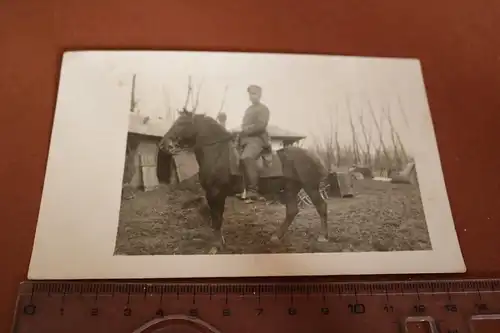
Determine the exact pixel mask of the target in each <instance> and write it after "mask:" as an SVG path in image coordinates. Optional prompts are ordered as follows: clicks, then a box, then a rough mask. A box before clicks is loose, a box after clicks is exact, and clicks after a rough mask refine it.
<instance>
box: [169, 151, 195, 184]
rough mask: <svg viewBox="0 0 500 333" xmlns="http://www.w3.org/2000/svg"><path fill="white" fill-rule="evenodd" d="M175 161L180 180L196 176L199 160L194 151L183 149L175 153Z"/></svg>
mask: <svg viewBox="0 0 500 333" xmlns="http://www.w3.org/2000/svg"><path fill="white" fill-rule="evenodd" d="M173 159H174V162H175V170H176V172H177V179H178V181H179V182H182V181H183V180H186V179H189V178H191V177H193V176H195V175H196V174H197V173H198V171H199V166H198V161H196V157H195V156H194V153H192V152H189V151H181V152H179V153H177V154H175V155H173Z"/></svg>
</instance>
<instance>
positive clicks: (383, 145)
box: [368, 100, 392, 167]
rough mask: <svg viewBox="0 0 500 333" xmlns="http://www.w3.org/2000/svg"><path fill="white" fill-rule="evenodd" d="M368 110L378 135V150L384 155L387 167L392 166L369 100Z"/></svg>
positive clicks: (379, 124) (379, 125) (379, 123)
mask: <svg viewBox="0 0 500 333" xmlns="http://www.w3.org/2000/svg"><path fill="white" fill-rule="evenodd" d="M368 110H369V111H370V114H371V116H372V119H373V122H374V124H375V127H376V129H377V132H378V135H379V141H380V142H379V143H380V148H379V149H381V150H382V152H383V153H384V155H385V158H386V159H387V162H388V163H389V167H390V166H392V158H391V156H390V154H389V151H388V149H387V146H386V145H385V142H384V136H383V132H382V128H381V123H382V122H381V121H380V122H379V121H377V118H376V117H375V112H374V111H373V106H372V104H371V102H370V100H368Z"/></svg>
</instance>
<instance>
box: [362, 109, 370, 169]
mask: <svg viewBox="0 0 500 333" xmlns="http://www.w3.org/2000/svg"><path fill="white" fill-rule="evenodd" d="M359 125H360V126H361V131H362V133H363V137H364V139H365V146H366V149H365V161H364V163H365V164H366V165H367V166H369V167H370V166H371V164H372V152H371V144H372V138H371V131H370V132H369V133H368V131H367V130H366V126H365V121H364V112H363V109H361V112H360V114H359Z"/></svg>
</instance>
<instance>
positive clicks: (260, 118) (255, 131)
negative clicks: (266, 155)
mask: <svg viewBox="0 0 500 333" xmlns="http://www.w3.org/2000/svg"><path fill="white" fill-rule="evenodd" d="M248 91H249V92H251V91H258V92H259V93H260V87H257V86H250V87H248ZM269 118H270V112H269V109H268V108H267V107H266V106H265V105H264V104H262V103H260V102H257V103H255V104H252V105H250V106H249V107H248V108H247V109H246V111H245V115H244V116H243V121H242V125H241V129H242V131H241V134H240V146H241V156H240V158H241V162H242V165H243V168H244V177H245V183H246V187H247V191H248V194H249V195H250V196H256V195H257V189H258V181H259V175H258V169H257V158H259V156H260V155H261V153H262V152H263V150H264V149H269V147H270V142H269V135H268V133H267V124H268V123H269Z"/></svg>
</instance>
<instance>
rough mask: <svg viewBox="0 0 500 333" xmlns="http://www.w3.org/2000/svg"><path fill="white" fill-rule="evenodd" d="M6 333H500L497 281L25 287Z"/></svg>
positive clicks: (28, 284) (30, 284) (499, 284)
mask: <svg viewBox="0 0 500 333" xmlns="http://www.w3.org/2000/svg"><path fill="white" fill-rule="evenodd" d="M13 332H16V333H17V332H18V333H49V332H50V333H57V332H70V333H79V332H93V333H100V332H106V333H109V332H127V333H128V332H130V333H133V332H134V333H139V332H150V333H152V332H155V333H168V332H171V333H174V332H175V333H196V332H205V333H208V332H220V333H247V332H248V333H250V332H252V333H254V332H259V333H268V332H269V333H271V332H272V333H285V332H286V333H293V332H297V333H298V332H300V333H318V332H325V333H326V332H340V333H349V332H353V333H354V332H355V333H362V332H367V333H368V332H369V333H378V332H380V333H399V332H408V333H410V332H411V333H416V332H440V333H468V332H471V333H479V332H480V333H490V332H491V333H500V279H486V280H432V281H431V280H429V281H427V280H426V281H394V282H332V283H330V282H328V283H316V282H313V283H302V282H300V283H289V282H284V283H281V282H278V283H173V282H170V283H124V282H24V283H22V284H21V286H20V290H19V296H18V301H17V304H16V313H15V320H14V327H13Z"/></svg>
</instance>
